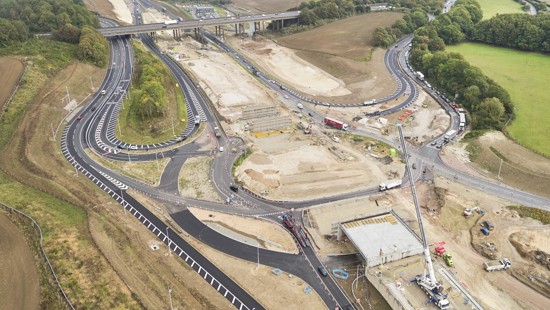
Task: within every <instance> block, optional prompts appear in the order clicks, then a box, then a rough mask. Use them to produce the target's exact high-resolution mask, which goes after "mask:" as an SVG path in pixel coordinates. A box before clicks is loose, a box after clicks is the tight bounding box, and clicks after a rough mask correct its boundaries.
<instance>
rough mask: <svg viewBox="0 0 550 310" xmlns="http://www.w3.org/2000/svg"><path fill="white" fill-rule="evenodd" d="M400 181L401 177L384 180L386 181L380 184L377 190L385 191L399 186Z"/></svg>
mask: <svg viewBox="0 0 550 310" xmlns="http://www.w3.org/2000/svg"><path fill="white" fill-rule="evenodd" d="M402 182H403V181H402V180H401V179H395V180H390V181H386V182H384V183H382V184H380V186H379V190H380V191H381V192H383V191H387V190H389V189H392V188H396V187H399V186H401V183H402Z"/></svg>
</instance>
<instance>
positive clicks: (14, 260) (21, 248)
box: [0, 212, 40, 309]
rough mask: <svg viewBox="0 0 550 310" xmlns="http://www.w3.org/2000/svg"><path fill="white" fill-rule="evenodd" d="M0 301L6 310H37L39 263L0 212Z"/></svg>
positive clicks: (11, 224) (19, 232) (14, 228)
mask: <svg viewBox="0 0 550 310" xmlns="http://www.w3.org/2000/svg"><path fill="white" fill-rule="evenodd" d="M0 262H2V263H1V264H0V279H2V281H0V300H1V301H2V308H3V309H38V306H39V304H40V287H39V283H38V282H39V281H38V274H37V271H36V264H35V263H34V258H33V255H32V253H31V251H30V249H29V247H28V246H27V241H26V240H25V236H24V235H23V233H21V231H20V230H19V228H17V226H16V225H15V224H13V223H12V222H11V221H10V220H9V219H8V218H7V217H6V216H5V215H3V214H2V213H1V212H0Z"/></svg>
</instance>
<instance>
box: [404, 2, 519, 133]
mask: <svg viewBox="0 0 550 310" xmlns="http://www.w3.org/2000/svg"><path fill="white" fill-rule="evenodd" d="M482 17H483V13H482V11H481V8H480V6H479V4H478V3H477V2H476V1H475V0H458V1H457V2H456V4H455V5H454V6H453V7H452V8H451V10H450V11H449V13H448V14H443V15H440V16H438V17H437V18H436V19H435V20H434V21H432V22H430V23H429V24H427V25H425V26H422V27H420V28H418V29H417V30H416V31H415V33H414V39H413V48H412V50H411V52H410V57H409V60H410V63H411V65H412V66H413V67H414V68H415V69H416V70H419V71H421V72H422V73H423V74H424V76H425V78H426V79H427V80H429V81H430V82H431V83H432V84H433V85H434V86H436V87H437V88H438V89H439V90H442V91H443V92H444V93H446V94H447V95H448V97H450V98H453V97H454V98H455V100H456V101H457V102H459V103H461V104H463V105H464V107H465V108H466V109H467V110H468V111H469V112H470V116H471V119H470V123H471V125H472V128H473V129H488V128H495V129H502V127H503V125H504V122H505V121H506V119H507V118H510V117H513V112H514V106H513V104H512V102H511V100H510V95H509V94H508V92H507V91H506V90H505V89H503V88H502V87H501V86H500V85H498V84H497V83H496V82H494V81H493V80H491V79H490V78H488V77H487V76H486V75H485V74H483V72H482V71H481V70H480V69H479V68H476V67H473V66H471V65H470V64H469V63H468V62H467V61H466V60H464V58H463V57H462V56H461V55H460V54H457V53H446V52H445V51H444V50H445V44H456V43H459V42H462V41H463V40H465V39H466V38H468V37H470V36H471V35H472V34H473V33H475V32H476V31H477V28H476V27H477V25H478V24H479V23H480V21H481V19H482Z"/></svg>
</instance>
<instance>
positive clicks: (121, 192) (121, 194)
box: [120, 188, 126, 214]
mask: <svg viewBox="0 0 550 310" xmlns="http://www.w3.org/2000/svg"><path fill="white" fill-rule="evenodd" d="M120 198H122V210H124V214H126V207H125V206H124V192H123V191H122V188H121V189H120Z"/></svg>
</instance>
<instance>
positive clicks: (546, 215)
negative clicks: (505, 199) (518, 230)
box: [508, 206, 550, 225]
mask: <svg viewBox="0 0 550 310" xmlns="http://www.w3.org/2000/svg"><path fill="white" fill-rule="evenodd" d="M508 209H510V210H514V211H516V212H517V213H518V214H519V216H520V217H530V218H532V219H535V220H537V221H540V222H541V223H542V224H543V225H547V224H550V212H548V211H545V210H541V209H537V208H531V207H525V206H508Z"/></svg>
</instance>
